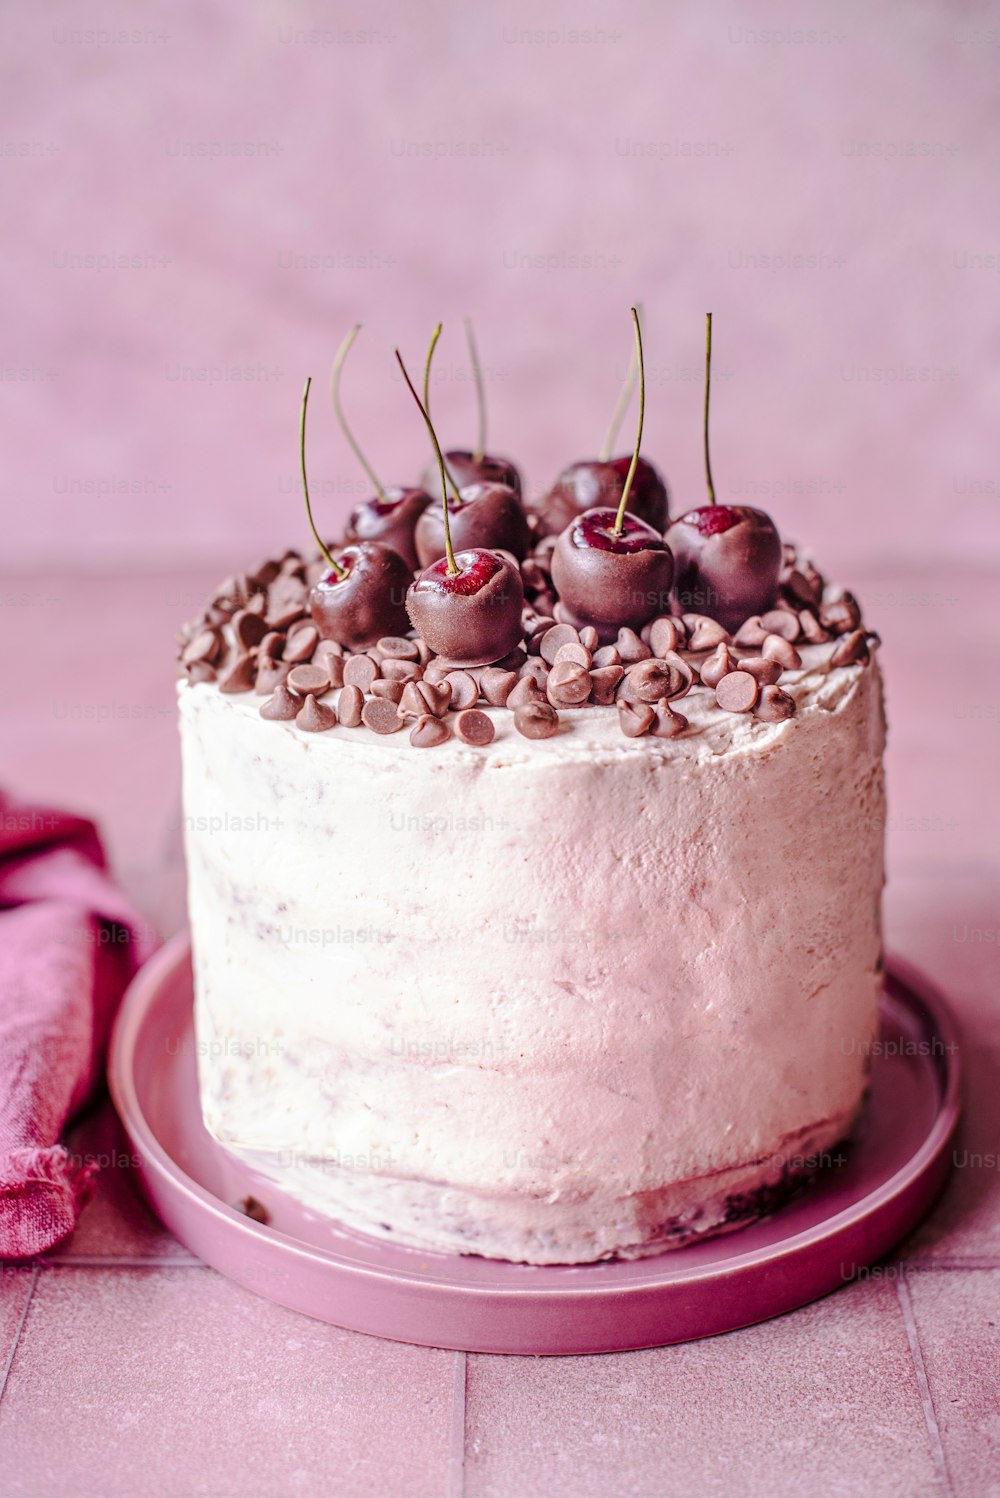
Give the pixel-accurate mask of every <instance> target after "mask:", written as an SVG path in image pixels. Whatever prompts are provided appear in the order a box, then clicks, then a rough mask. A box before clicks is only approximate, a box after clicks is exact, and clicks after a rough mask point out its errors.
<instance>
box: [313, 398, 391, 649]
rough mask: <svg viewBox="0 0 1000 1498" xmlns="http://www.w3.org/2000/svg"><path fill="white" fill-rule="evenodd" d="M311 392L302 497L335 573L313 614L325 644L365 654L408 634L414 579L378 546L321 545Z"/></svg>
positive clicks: (317, 589)
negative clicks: (311, 470) (314, 496)
mask: <svg viewBox="0 0 1000 1498" xmlns="http://www.w3.org/2000/svg"><path fill="white" fill-rule="evenodd" d="M311 386H312V380H311V379H309V380H306V387H305V390H304V391H303V392H302V415H301V418H300V421H299V462H300V464H301V468H302V492H303V494H304V496H305V501H306V518H307V519H308V521H309V529H310V530H311V531H312V533H313V539H314V540H315V542H316V545H317V546H318V547H319V549H320V554H321V555H322V556H323V557H325V559H326V561H327V563H328V564H329V567H330V570H329V572H328V573H326V574H325V575H324V576H323V577H321V578H320V580H319V581H318V582H317V583H316V585H315V586H314V588H313V590H312V593H311V595H310V600H309V606H310V612H311V613H312V617H313V622H314V623H315V625H316V627H317V629H318V630H319V632H320V634H321V635H322V636H323V638H324V639H326V640H337V641H339V643H340V644H341V645H349V646H350V647H351V649H353V650H364V649H365V648H366V647H367V646H369V645H374V643H375V641H376V640H379V639H381V638H382V636H383V635H398V634H405V633H406V630H407V627H408V619H407V613H406V590H407V588H408V587H409V585H410V582H411V581H412V577H413V573H412V569H411V568H410V567H408V566H407V564H406V563H405V562H404V561H403V558H402V557H401V556H399V555H398V553H397V552H395V551H391V550H390V549H389V547H388V546H381V545H379V543H378V542H377V541H361V542H359V543H358V544H357V545H356V546H345V547H342V548H341V549H340V550H339V551H338V552H337V554H336V555H334V553H333V552H331V551H329V550H328V549H327V547H326V546H325V545H324V543H323V541H322V540H321V538H320V534H319V532H318V531H317V529H316V522H315V521H314V520H313V512H312V504H311V503H310V500H309V480H308V478H307V476H306V410H307V408H308V405H309V390H310V388H311Z"/></svg>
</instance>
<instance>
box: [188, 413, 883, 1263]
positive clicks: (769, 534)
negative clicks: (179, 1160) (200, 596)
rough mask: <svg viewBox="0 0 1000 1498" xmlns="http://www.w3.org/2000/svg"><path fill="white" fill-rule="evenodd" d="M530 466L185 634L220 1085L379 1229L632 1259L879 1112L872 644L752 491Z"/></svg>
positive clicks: (224, 1116)
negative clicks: (673, 503)
mask: <svg viewBox="0 0 1000 1498" xmlns="http://www.w3.org/2000/svg"><path fill="white" fill-rule="evenodd" d="M411 388H412V387H411ZM422 414H423V415H424V416H425V419H426V418H427V412H426V404H425V403H424V405H423V406H422ZM435 440H436V439H435ZM476 462H481V463H483V464H484V467H483V468H482V469H481V470H476V468H475V463H476ZM500 463H501V460H494V459H490V458H489V457H488V456H486V455H484V454H483V453H482V452H480V453H478V454H474V453H449V454H445V455H444V457H443V465H444V466H445V469H446V476H445V477H446V482H447V483H449V484H450V481H451V479H452V478H455V479H456V480H459V481H457V482H456V483H455V484H454V492H452V493H451V494H450V498H449V501H448V506H447V520H446V519H445V506H444V504H443V503H442V500H441V495H440V487H439V494H438V498H437V500H436V501H435V500H433V499H432V498H431V496H430V494H429V493H428V492H427V491H426V490H424V489H422V488H418V487H414V488H409V489H400V490H391V489H384V490H380V491H379V492H378V493H377V495H376V497H375V498H374V499H373V500H372V501H370V502H368V503H367V504H366V505H364V506H361V507H359V510H358V511H356V512H355V514H354V516H352V518H351V522H350V525H349V528H348V534H347V536H346V537H345V539H344V541H343V542H342V543H341V544H336V545H332V546H326V545H322V548H321V550H319V551H317V553H316V554H315V555H313V554H312V553H308V554H300V553H299V552H298V551H288V552H286V553H285V554H284V555H282V556H281V557H277V558H275V559H273V560H270V561H267V562H265V563H264V564H262V565H260V566H258V567H256V568H255V569H254V570H253V571H252V572H248V573H245V574H242V575H239V576H236V577H233V578H230V579H228V580H227V581H226V583H225V584H224V585H222V587H221V588H220V590H219V591H218V593H217V594H216V595H215V596H214V597H213V598H212V599H211V600H209V601H208V603H207V605H206V608H205V610H204V611H203V613H202V614H201V616H200V617H199V618H198V619H196V620H194V621H192V622H191V624H189V625H188V626H187V627H186V628H185V629H184V630H183V631H182V636H181V643H180V660H181V664H182V670H181V677H180V681H179V684H178V694H179V706H180V724H181V739H182V747H183V766H184V814H185V827H186V839H187V858H188V869H189V879H190V913H191V929H192V941H193V953H194V977H195V992H196V1025H197V1033H198V1041H199V1045H198V1051H199V1066H200V1087H201V1101H202V1108H203V1112H204V1118H205V1123H206V1125H207V1127H208V1129H209V1130H210V1131H211V1133H212V1134H213V1135H214V1136H215V1138H216V1139H217V1140H219V1141H220V1142H221V1143H222V1144H223V1145H224V1146H225V1147H226V1148H227V1149H228V1150H229V1151H231V1152H232V1153H233V1154H235V1155H236V1156H238V1157H239V1158H240V1159H242V1160H244V1161H245V1162H247V1163H248V1164H250V1165H252V1166H253V1167H254V1168H255V1169H256V1170H257V1171H258V1172H260V1173H261V1175H263V1176H264V1177H265V1178H266V1179H269V1180H270V1181H272V1182H273V1183H274V1186H275V1187H276V1188H280V1189H281V1190H282V1191H283V1192H286V1193H290V1194H291V1195H293V1196H295V1197H297V1198H299V1199H300V1200H302V1201H303V1202H305V1203H307V1204H308V1205H309V1206H310V1207H312V1208H313V1209H314V1210H315V1211H316V1212H317V1213H318V1214H321V1215H323V1216H325V1217H328V1218H329V1219H330V1220H331V1221H333V1222H336V1223H338V1224H342V1225H346V1226H348V1227H350V1228H353V1229H356V1230H360V1231H362V1232H364V1233H367V1234H372V1235H375V1236H378V1237H382V1238H390V1239H392V1240H393V1241H395V1242H398V1243H400V1244H404V1245H413V1246H417V1247H420V1248H423V1249H435V1250H441V1251H444V1252H451V1253H472V1254H481V1255H486V1256H488V1257H494V1258H504V1259H511V1260H517V1261H524V1262H528V1263H534V1264H545V1263H585V1262H589V1261H593V1260H597V1259H602V1258H608V1257H612V1256H625V1257H638V1256H642V1255H647V1254H653V1253H659V1252H661V1251H663V1250H664V1249H668V1248H671V1247H675V1246H678V1245H681V1244H684V1243H687V1242H690V1241H691V1240H692V1239H694V1238H697V1237H701V1236H704V1235H709V1234H713V1233H719V1232H722V1231H726V1230H730V1229H733V1228H735V1227H739V1226H741V1225H742V1224H743V1223H745V1222H747V1221H750V1220H752V1219H753V1218H754V1217H756V1216H759V1215H760V1214H762V1213H764V1212H767V1211H770V1210H772V1209H773V1207H774V1206H775V1204H776V1203H777V1202H779V1201H780V1200H781V1199H782V1197H783V1196H784V1194H785V1193H787V1192H788V1191H789V1190H791V1189H792V1188H793V1187H794V1186H795V1185H796V1183H797V1182H800V1181H803V1180H806V1179H807V1178H809V1177H811V1176H812V1175H814V1174H815V1172H816V1170H817V1169H818V1168H822V1166H823V1163H824V1161H825V1160H826V1159H827V1158H828V1157H829V1156H830V1155H832V1154H834V1153H835V1152H836V1150H837V1148H838V1146H839V1145H840V1144H841V1143H842V1142H843V1141H845V1140H847V1139H848V1138H849V1136H850V1133H851V1130H852V1127H853V1126H854V1123H855V1121H856V1119H857V1117H858V1114H859V1110H860V1109H861V1107H862V1105H863V1099H864V1093H865V1085H866V1057H867V1056H868V1055H869V1054H870V1050H871V1042H872V1040H873V1039H874V1036H875V1032H876V1026H877V1019H878V1005H879V995H880V989H881V982H882V976H881V974H882V964H881V934H880V898H881V889H882V877H883V874H882V831H883V825H884V785H883V771H882V756H883V744H884V720H883V709H882V694H881V686H880V677H879V671H878V665H877V661H876V657H875V653H874V647H875V645H876V643H877V642H876V640H875V638H874V637H873V636H872V635H871V634H870V633H868V632H867V631H866V630H865V628H864V626H863V623H862V620H861V615H860V609H859V606H858V604H857V602H856V600H855V599H854V598H853V596H852V595H851V594H849V593H847V592H845V591H843V590H841V589H837V588H834V587H832V586H831V585H829V584H828V583H827V582H826V581H825V580H824V578H823V577H822V575H821V574H820V572H819V571H818V570H817V569H816V567H815V566H814V565H813V563H812V562H811V561H810V560H808V559H807V558H805V557H804V556H803V555H801V554H800V553H799V552H798V551H797V550H796V548H795V547H793V546H792V545H790V544H788V543H782V542H781V541H780V540H779V539H778V536H777V532H776V531H775V529H774V526H773V524H772V522H771V520H770V519H769V517H767V516H766V515H763V513H762V512H760V511H758V510H751V509H748V508H746V507H733V506H725V505H716V504H715V503H714V502H712V503H710V504H708V505H705V506H702V507H701V508H699V509H695V510H691V511H688V512H686V513H684V514H683V515H681V516H680V518H678V519H675V520H674V521H673V522H672V523H668V516H667V496H666V490H665V488H664V486H663V484H662V482H661V481H660V479H659V476H658V475H657V474H656V471H655V470H654V469H653V468H652V466H651V465H649V464H646V463H644V462H641V460H639V461H637V452H636V454H633V460H632V461H629V460H627V459H626V460H623V461H620V462H618V463H617V465H615V464H613V463H610V462H595V463H592V464H577V465H573V467H572V469H569V470H567V471H566V472H565V473H564V474H563V475H562V476H561V477H560V479H559V480H558V481H557V483H556V484H555V485H554V486H553V487H552V489H551V490H550V491H549V492H548V494H546V495H545V496H544V498H542V499H541V500H540V501H539V502H538V503H537V504H536V505H535V506H533V507H528V506H526V505H525V504H524V503H523V501H522V499H521V496H520V482H519V479H518V477H517V472H516V469H513V467H512V465H510V464H506V470H507V471H506V473H505V475H504V477H503V478H502V479H499V478H497V477H495V476H492V477H490V476H486V475H487V472H488V470H487V468H486V466H485V465H488V464H496V465H500ZM637 475H638V479H637ZM446 492H449V491H447V490H446ZM595 498H596V501H597V502H596V503H593V502H592V501H594V500H595ZM630 499H634V500H635V501H636V503H635V504H634V507H632V506H630V504H629V501H630ZM713 501H714V496H713ZM446 532H447V534H446ZM334 564H335V565H334ZM452 569H454V570H452Z"/></svg>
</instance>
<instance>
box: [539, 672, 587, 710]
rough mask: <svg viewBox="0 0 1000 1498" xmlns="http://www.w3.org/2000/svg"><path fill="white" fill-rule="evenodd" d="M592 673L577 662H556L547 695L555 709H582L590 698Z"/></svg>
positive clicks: (546, 685) (548, 684) (546, 690)
mask: <svg viewBox="0 0 1000 1498" xmlns="http://www.w3.org/2000/svg"><path fill="white" fill-rule="evenodd" d="M590 687H591V681H590V672H589V671H588V670H587V668H586V667H585V666H580V665H578V664H577V662H576V661H556V663H555V665H554V666H553V667H552V670H551V671H550V672H549V679H548V681H547V682H546V684H545V693H546V696H547V697H548V699H549V701H550V702H551V703H552V705H553V707H580V706H581V705H582V704H583V703H584V702H586V700H587V698H588V697H589V696H590Z"/></svg>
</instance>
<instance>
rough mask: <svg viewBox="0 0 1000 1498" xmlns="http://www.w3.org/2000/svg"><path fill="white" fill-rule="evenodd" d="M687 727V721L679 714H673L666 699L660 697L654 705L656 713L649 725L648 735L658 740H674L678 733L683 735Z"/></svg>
mask: <svg viewBox="0 0 1000 1498" xmlns="http://www.w3.org/2000/svg"><path fill="white" fill-rule="evenodd" d="M687 726H688V720H687V718H685V717H684V716H683V715H682V714H681V713H675V712H674V710H673V708H672V707H671V706H670V703H669V701H668V700H667V698H666V697H661V698H660V700H659V702H658V703H657V704H656V711H655V713H654V715H653V721H652V724H651V725H650V729H649V731H650V733H651V734H653V736H654V738H658V739H675V738H676V737H677V735H678V734H679V733H683V732H684V730H685V728H687Z"/></svg>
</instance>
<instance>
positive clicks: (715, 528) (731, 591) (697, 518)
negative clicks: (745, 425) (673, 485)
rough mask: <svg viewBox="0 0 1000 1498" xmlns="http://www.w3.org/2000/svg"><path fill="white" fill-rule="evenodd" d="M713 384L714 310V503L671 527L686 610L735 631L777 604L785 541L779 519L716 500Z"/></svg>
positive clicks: (708, 331) (708, 378) (708, 333)
mask: <svg viewBox="0 0 1000 1498" xmlns="http://www.w3.org/2000/svg"><path fill="white" fill-rule="evenodd" d="M711 388H712V314H711V312H709V313H708V314H707V316H706V319H705V413H704V447H705V478H706V482H707V484H708V499H709V503H708V504H707V505H703V506H702V507H701V508H700V509H697V510H689V511H688V512H687V514H686V515H681V516H680V518H679V519H677V520H675V521H674V522H673V524H672V525H671V526H670V527H669V528H668V530H667V541H668V542H669V544H670V549H671V550H672V552H673V553H674V598H675V599H676V601H677V603H678V604H679V605H680V608H681V611H682V613H699V614H708V615H709V616H710V617H711V618H713V619H717V620H718V621H719V623H720V624H721V625H723V627H724V628H725V629H728V630H731V631H735V630H737V629H739V627H740V625H741V624H742V623H743V621H744V620H745V619H746V618H748V617H749V615H751V614H762V613H763V612H764V611H765V610H766V609H769V608H770V607H771V605H772V603H773V602H774V595H775V592H776V591H777V587H778V573H779V571H780V568H781V540H780V537H779V536H778V532H777V529H776V527H775V524H774V521H773V520H772V519H771V517H770V515H765V513H764V511H763V510H755V509H753V508H752V506H750V505H719V504H716V502H715V485H714V484H713V482H712V459H711V454H710V451H709V442H708V411H709V395H710V392H711Z"/></svg>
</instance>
